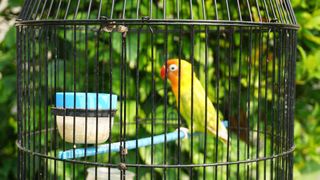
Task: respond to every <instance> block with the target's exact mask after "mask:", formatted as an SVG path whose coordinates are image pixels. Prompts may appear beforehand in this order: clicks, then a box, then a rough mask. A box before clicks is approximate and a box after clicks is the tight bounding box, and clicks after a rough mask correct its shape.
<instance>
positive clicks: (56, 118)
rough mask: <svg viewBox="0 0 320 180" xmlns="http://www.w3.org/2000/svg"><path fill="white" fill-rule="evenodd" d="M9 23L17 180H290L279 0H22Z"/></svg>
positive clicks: (287, 52)
mask: <svg viewBox="0 0 320 180" xmlns="http://www.w3.org/2000/svg"><path fill="white" fill-rule="evenodd" d="M16 26H17V28H16V29H17V89H18V91H17V97H18V98H17V104H18V111H17V112H18V113H17V115H18V140H17V146H18V149H19V157H18V159H19V163H18V164H19V166H18V168H19V169H18V177H19V179H293V174H292V170H293V169H292V168H293V150H294V142H293V119H294V95H295V65H296V63H295V59H296V46H297V36H296V32H297V29H298V25H297V21H296V19H295V16H294V12H293V10H292V7H291V4H290V1H289V0H246V1H238V0H237V1H228V0H226V1H216V0H214V1H211V0H210V1H204V0H203V1H191V0H190V1H186V0H184V1H182V0H175V1H166V0H154V1H140V0H137V1H134V0H124V1H114V0H100V1H99V0H82V1H81V0H77V1H71V0H33V1H32V0H26V1H25V2H24V6H23V9H22V12H21V14H20V16H19V18H18V20H17V22H16ZM172 59H174V60H172ZM193 74H195V75H193ZM217 127H218V128H217ZM184 128H186V129H184ZM222 133H224V139H223V138H221V137H222V135H221V134H222ZM214 134H217V135H214Z"/></svg>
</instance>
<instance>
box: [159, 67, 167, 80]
mask: <svg viewBox="0 0 320 180" xmlns="http://www.w3.org/2000/svg"><path fill="white" fill-rule="evenodd" d="M160 76H161V78H162V79H163V80H164V78H165V77H166V67H165V65H163V66H162V67H161V72H160Z"/></svg>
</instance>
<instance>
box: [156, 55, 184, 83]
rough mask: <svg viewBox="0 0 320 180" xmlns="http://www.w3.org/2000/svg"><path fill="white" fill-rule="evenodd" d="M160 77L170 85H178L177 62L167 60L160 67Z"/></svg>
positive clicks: (176, 60)
mask: <svg viewBox="0 0 320 180" xmlns="http://www.w3.org/2000/svg"><path fill="white" fill-rule="evenodd" d="M160 76H161V78H162V79H163V80H164V79H165V77H166V76H167V78H168V79H169V80H170V81H171V83H172V84H176V83H178V78H179V60H178V59H169V60H168V61H167V62H166V63H165V64H164V65H163V66H162V67H161V71H160Z"/></svg>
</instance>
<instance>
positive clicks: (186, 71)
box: [160, 59, 228, 143]
mask: <svg viewBox="0 0 320 180" xmlns="http://www.w3.org/2000/svg"><path fill="white" fill-rule="evenodd" d="M180 61H181V63H180V65H181V67H179V60H178V59H169V60H168V61H167V66H166V65H165V64H164V65H163V66H162V67H161V71H160V76H161V78H162V79H163V80H164V79H165V76H166V74H167V78H168V79H169V81H170V84H171V89H172V91H173V94H174V96H175V98H176V105H177V107H178V91H179V90H178V89H179V68H180V115H181V116H182V117H183V118H184V119H185V120H186V122H187V125H188V127H189V128H191V86H192V76H193V130H194V131H195V132H204V131H205V98H207V130H208V131H207V132H208V133H209V134H212V135H216V133H217V111H216V109H215V108H214V106H213V104H212V102H211V100H210V99H209V98H208V97H205V90H204V88H203V87H202V85H201V83H200V81H199V79H198V78H197V77H196V75H195V73H193V75H192V76H191V71H192V65H191V64H190V63H189V62H187V61H186V60H182V59H181V60H180ZM218 121H219V128H218V137H219V139H220V140H222V141H223V142H224V143H226V142H227V140H228V131H227V129H226V128H225V127H224V125H223V123H222V121H220V120H219V119H218Z"/></svg>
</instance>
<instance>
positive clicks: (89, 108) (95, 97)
mask: <svg viewBox="0 0 320 180" xmlns="http://www.w3.org/2000/svg"><path fill="white" fill-rule="evenodd" d="M116 110H117V95H114V94H112V95H110V94H106V93H85V92H57V93H56V106H55V107H54V108H52V113H53V114H54V115H55V116H56V122H57V127H58V131H59V134H60V136H61V137H62V138H63V139H64V140H65V141H66V142H70V143H76V144H84V143H87V144H96V143H103V142H105V141H106V140H108V138H109V134H110V129H111V128H112V125H113V119H114V114H115V112H116ZM97 127H98V128H97Z"/></svg>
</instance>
